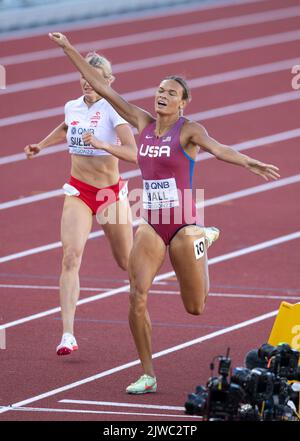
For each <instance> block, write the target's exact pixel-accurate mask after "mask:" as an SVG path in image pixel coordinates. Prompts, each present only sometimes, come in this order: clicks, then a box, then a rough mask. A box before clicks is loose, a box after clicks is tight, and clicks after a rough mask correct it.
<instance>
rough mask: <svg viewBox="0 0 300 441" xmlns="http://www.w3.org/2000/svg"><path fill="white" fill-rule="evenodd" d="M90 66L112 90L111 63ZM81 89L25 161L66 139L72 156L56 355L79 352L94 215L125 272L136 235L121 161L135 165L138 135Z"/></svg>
mask: <svg viewBox="0 0 300 441" xmlns="http://www.w3.org/2000/svg"><path fill="white" fill-rule="evenodd" d="M86 61H87V63H88V64H89V65H90V66H91V68H92V69H93V71H94V73H95V76H99V78H102V80H103V81H104V82H105V84H106V85H107V87H110V84H111V83H112V81H113V79H114V77H113V75H112V71H111V65H110V62H109V61H108V60H107V59H106V58H104V57H101V56H99V55H98V54H96V53H90V54H88V55H87V57H86ZM80 84H81V89H82V92H83V96H81V97H80V98H78V99H75V100H72V101H69V102H68V103H67V104H66V105H65V121H64V122H63V123H61V124H60V125H59V126H58V127H57V128H56V129H54V131H53V132H51V133H50V134H49V135H48V136H47V137H46V138H45V139H43V140H42V141H41V142H39V143H38V144H31V145H28V146H26V147H25V153H26V155H27V157H28V158H31V157H32V156H34V155H36V154H38V153H39V152H40V151H41V150H42V149H43V148H45V147H47V146H49V145H53V144H55V143H58V142H61V141H62V140H64V139H65V138H67V142H68V147H69V152H70V154H71V163H72V166H71V177H70V180H69V182H68V183H66V184H65V185H64V187H63V189H64V192H65V195H66V197H65V202H64V207H63V213H62V220H61V240H62V244H63V260H62V272H61V276H60V303H61V313H62V322H63V336H62V339H61V342H60V344H59V345H58V346H57V349H56V352H57V354H58V355H67V354H70V353H71V352H72V351H73V350H76V349H78V345H77V342H76V339H75V337H74V317H75V309H76V302H77V300H78V298H79V292H80V287H79V268H80V264H81V259H82V254H83V251H84V248H85V244H86V241H87V238H88V235H89V233H90V231H91V228H92V219H93V215H97V220H98V222H99V223H100V224H101V225H102V228H103V230H104V232H105V235H106V237H107V238H108V240H109V243H110V246H111V249H112V253H113V255H114V258H115V260H116V262H117V263H118V265H119V266H120V267H121V268H122V269H123V270H127V268H128V259H129V253H130V250H131V247H132V236H133V235H132V224H131V217H130V215H131V212H130V207H129V203H128V200H127V182H125V181H123V180H122V179H121V178H120V175H119V168H118V159H117V157H119V158H121V159H126V160H128V161H132V162H136V144H135V140H134V136H133V134H132V131H131V128H130V127H129V125H128V123H127V121H125V120H124V119H123V118H122V117H121V116H120V115H118V113H117V112H116V111H115V110H114V108H113V107H112V106H111V105H110V104H109V103H108V102H107V101H106V100H105V99H104V98H103V97H102V96H101V95H99V94H98V93H97V92H95V90H94V89H93V88H92V87H91V86H90V84H89V83H88V81H87V80H86V79H85V78H84V77H81V79H80ZM88 133H91V134H93V136H94V137H95V138H97V140H98V142H99V143H100V144H101V147H102V148H101V150H99V149H95V148H94V147H93V146H92V145H90V144H89V143H88V142H86V134H88ZM116 156H117V157H116Z"/></svg>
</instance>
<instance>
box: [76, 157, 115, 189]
mask: <svg viewBox="0 0 300 441" xmlns="http://www.w3.org/2000/svg"><path fill="white" fill-rule="evenodd" d="M71 161H72V167H71V175H72V176H73V177H74V178H76V179H78V180H80V181H82V182H85V183H87V184H89V185H92V186H93V187H97V188H103V187H108V186H110V185H114V184H116V183H117V182H118V180H119V177H120V175H119V167H118V162H119V160H118V159H117V158H115V157H114V156H79V155H71Z"/></svg>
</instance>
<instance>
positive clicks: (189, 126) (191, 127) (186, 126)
mask: <svg viewBox="0 0 300 441" xmlns="http://www.w3.org/2000/svg"><path fill="white" fill-rule="evenodd" d="M182 130H183V131H184V132H185V133H187V134H192V133H195V132H198V133H199V132H200V133H201V132H206V129H205V127H204V126H203V125H202V124H199V123H197V122H196V121H191V120H190V119H187V118H185V121H184V123H183V125H182Z"/></svg>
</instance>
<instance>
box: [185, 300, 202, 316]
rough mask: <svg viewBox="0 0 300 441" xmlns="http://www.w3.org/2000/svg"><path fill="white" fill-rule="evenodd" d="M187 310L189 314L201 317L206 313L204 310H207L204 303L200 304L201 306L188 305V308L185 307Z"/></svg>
mask: <svg viewBox="0 0 300 441" xmlns="http://www.w3.org/2000/svg"><path fill="white" fill-rule="evenodd" d="M185 309H186V311H187V312H188V313H189V314H192V315H201V314H203V312H204V309H205V303H204V302H202V303H199V304H192V305H186V306H185Z"/></svg>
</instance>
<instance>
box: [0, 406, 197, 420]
mask: <svg viewBox="0 0 300 441" xmlns="http://www.w3.org/2000/svg"><path fill="white" fill-rule="evenodd" d="M7 410H10V411H18V412H49V413H81V414H85V413H87V414H98V415H99V414H101V415H135V416H152V417H168V418H184V419H186V418H192V419H198V420H199V419H200V420H201V419H202V418H201V417H200V416H197V415H185V414H174V413H145V412H112V411H111V412H110V411H107V410H86V409H84V410H83V409H82V410H80V409H53V408H51V407H50V408H47V407H22V406H20V407H12V408H8V409H7V408H6V407H4V406H3V407H2V409H1V408H0V413H4V412H7Z"/></svg>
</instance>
